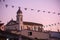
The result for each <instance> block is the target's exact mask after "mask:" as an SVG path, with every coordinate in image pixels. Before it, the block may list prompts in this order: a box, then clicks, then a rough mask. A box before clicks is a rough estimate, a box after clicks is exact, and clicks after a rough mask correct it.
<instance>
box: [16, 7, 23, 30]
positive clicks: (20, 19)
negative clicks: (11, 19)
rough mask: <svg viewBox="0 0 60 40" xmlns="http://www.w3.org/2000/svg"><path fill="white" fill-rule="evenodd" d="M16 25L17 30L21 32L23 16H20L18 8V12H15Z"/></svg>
mask: <svg viewBox="0 0 60 40" xmlns="http://www.w3.org/2000/svg"><path fill="white" fill-rule="evenodd" d="M16 17H17V20H16V21H17V23H18V30H22V29H23V15H22V11H21V9H20V7H19V9H18V11H17V16H16Z"/></svg>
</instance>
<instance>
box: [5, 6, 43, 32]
mask: <svg viewBox="0 0 60 40" xmlns="http://www.w3.org/2000/svg"><path fill="white" fill-rule="evenodd" d="M5 29H6V30H35V31H42V30H43V24H40V23H34V22H27V21H23V12H22V11H21V8H20V7H19V9H18V11H17V15H16V20H13V19H11V20H10V21H9V22H8V23H7V24H6V27H5Z"/></svg>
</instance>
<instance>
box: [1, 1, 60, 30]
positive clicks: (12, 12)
mask: <svg viewBox="0 0 60 40" xmlns="http://www.w3.org/2000/svg"><path fill="white" fill-rule="evenodd" d="M6 4H7V5H8V7H7V8H6V6H5V5H6ZM12 6H14V8H12ZM18 7H21V10H22V12H23V20H24V21H29V22H35V23H41V24H43V25H44V26H47V27H45V29H46V30H55V31H56V30H57V29H60V24H57V25H53V26H48V25H51V24H55V23H58V22H60V15H58V13H60V0H5V1H3V0H1V1H0V20H1V21H2V22H3V23H5V24H6V23H7V22H9V21H10V20H11V19H12V18H13V19H14V20H16V12H17V10H18ZM24 8H27V10H24ZM31 9H34V10H31ZM37 10H40V12H37ZM43 11H45V12H43ZM48 11H50V13H48ZM53 12H55V14H54V13H53Z"/></svg>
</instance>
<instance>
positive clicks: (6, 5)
mask: <svg viewBox="0 0 60 40" xmlns="http://www.w3.org/2000/svg"><path fill="white" fill-rule="evenodd" d="M8 6H9V5H8V4H5V7H6V8H7V7H8ZM11 7H12V8H14V7H15V6H14V5H12V6H11ZM24 10H25V11H26V10H28V8H24ZM30 10H31V11H33V10H35V9H30ZM40 11H41V10H39V9H38V10H37V12H40ZM42 12H46V11H44V10H43V11H42ZM48 13H53V14H56V12H50V11H48ZM57 15H60V13H57Z"/></svg>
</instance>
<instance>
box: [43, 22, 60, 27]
mask: <svg viewBox="0 0 60 40" xmlns="http://www.w3.org/2000/svg"><path fill="white" fill-rule="evenodd" d="M56 25H60V23H59V22H58V23H54V24H49V25H46V26H43V27H44V28H45V27H51V26H56Z"/></svg>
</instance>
